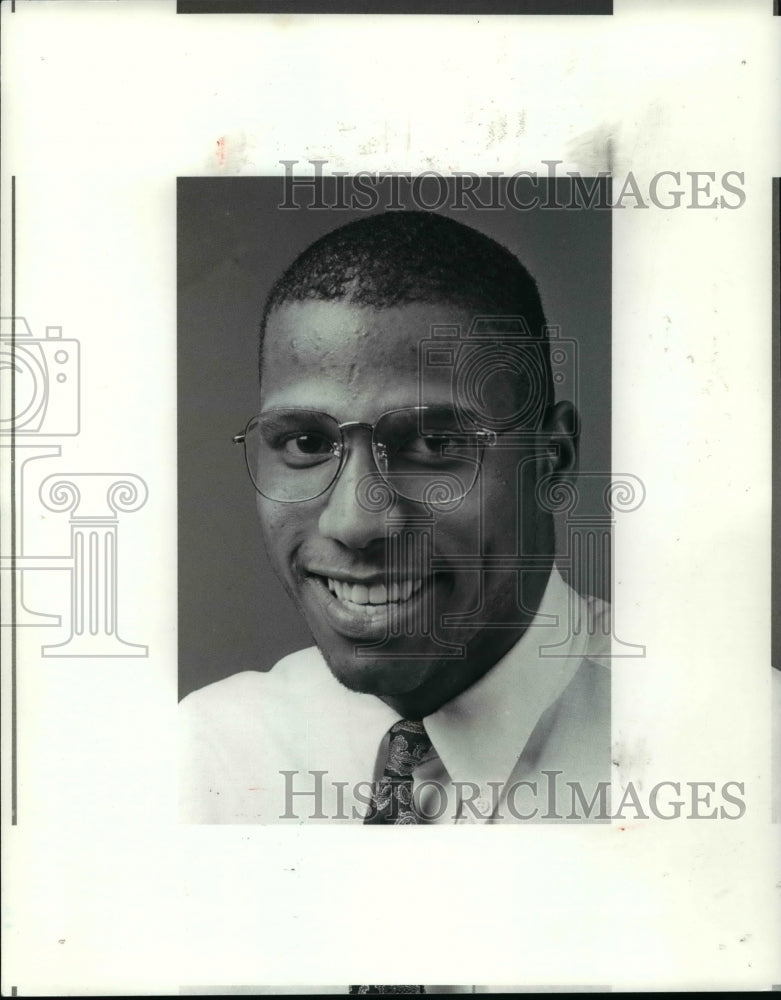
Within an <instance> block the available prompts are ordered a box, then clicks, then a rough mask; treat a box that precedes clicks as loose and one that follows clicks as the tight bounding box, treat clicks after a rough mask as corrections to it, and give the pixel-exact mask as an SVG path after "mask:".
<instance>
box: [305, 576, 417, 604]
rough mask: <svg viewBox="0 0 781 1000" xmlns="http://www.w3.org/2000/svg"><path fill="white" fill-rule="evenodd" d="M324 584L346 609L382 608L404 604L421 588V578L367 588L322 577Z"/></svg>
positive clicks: (376, 584)
mask: <svg viewBox="0 0 781 1000" xmlns="http://www.w3.org/2000/svg"><path fill="white" fill-rule="evenodd" d="M323 579H324V582H325V584H326V586H327V587H328V589H329V590H330V591H331V593H332V594H333V595H334V597H335V598H336V599H337V600H338V601H340V602H341V603H342V604H343V605H344V606H345V607H346V608H352V609H355V608H366V607H376V608H384V607H388V606H389V605H392V604H404V603H405V602H406V601H408V600H409V599H410V598H411V597H413V596H414V595H415V594H417V592H418V591H419V590H420V589H421V587H422V586H423V580H422V578H420V579H417V580H400V581H398V582H397V583H391V584H389V585H387V586H386V585H385V584H384V583H373V584H372V585H371V586H367V585H366V584H362V583H352V584H351V583H347V582H346V581H345V580H334V579H332V578H331V577H324V578H323Z"/></svg>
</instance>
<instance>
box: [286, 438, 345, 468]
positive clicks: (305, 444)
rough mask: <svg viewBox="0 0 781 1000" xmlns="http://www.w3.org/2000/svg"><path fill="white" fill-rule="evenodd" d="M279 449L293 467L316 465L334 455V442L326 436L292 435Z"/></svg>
mask: <svg viewBox="0 0 781 1000" xmlns="http://www.w3.org/2000/svg"><path fill="white" fill-rule="evenodd" d="M277 448H278V450H279V451H281V453H282V456H283V458H284V460H285V461H286V462H287V463H288V464H289V465H293V466H306V465H314V464H316V463H318V462H322V461H325V460H327V459H329V458H331V457H332V456H333V455H334V442H333V441H332V440H331V438H330V437H328V436H326V435H324V434H318V433H311V434H290V435H288V436H286V437H284V438H283V439H282V440H281V441H280V442H279V443H278V444H277Z"/></svg>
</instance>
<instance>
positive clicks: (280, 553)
mask: <svg viewBox="0 0 781 1000" xmlns="http://www.w3.org/2000/svg"><path fill="white" fill-rule="evenodd" d="M255 506H256V510H257V514H258V523H259V524H260V534H261V537H262V539H263V542H264V544H265V546H266V551H267V552H268V555H269V558H270V559H271V561H272V563H274V565H275V566H276V567H278V568H281V569H285V568H286V567H287V565H288V561H289V556H290V553H291V551H292V549H293V548H294V547H295V544H296V537H297V536H298V535H299V534H300V533H301V532H300V529H299V528H298V522H299V520H300V518H299V517H297V516H296V513H295V510H294V509H292V505H286V504H275V503H272V502H271V501H269V500H266V499H265V498H264V497H260V496H259V497H258V500H257V503H256V505H255Z"/></svg>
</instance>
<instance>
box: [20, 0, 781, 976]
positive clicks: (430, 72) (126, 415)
mask: <svg viewBox="0 0 781 1000" xmlns="http://www.w3.org/2000/svg"><path fill="white" fill-rule="evenodd" d="M771 8H772V4H771V3H770V2H748V0H739V2H738V0H735V2H722V3H712V2H708V3H706V2H700V3H694V2H672V0H670V2H667V3H660V2H656V3H651V2H647V3H645V2H637V3H629V2H621V0H616V13H615V15H614V17H612V18H609V17H549V18H545V17H518V18H509V17H493V18H491V17H488V18H481V19H476V18H471V17H454V18H435V17H422V18H412V17H409V18H407V17H392V18H373V17H360V18H349V17H330V18H324V17H297V18H293V17H262V16H243V15H231V16H225V17H215V16H202V17H199V16H179V17H177V16H176V15H175V4H174V3H168V2H162V0H161V2H158V0H155V2H151V0H138V2H130V0H122V2H113V3H111V2H106V3H103V2H100V0H97V2H76V3H73V2H58V3H47V2H37V3H34V4H30V3H26V2H23V0H17V3H16V13H14V14H11V13H10V9H9V4H8V3H5V4H3V9H2V16H3V24H2V27H3V35H2V69H3V76H4V79H5V80H6V81H10V83H9V85H8V86H7V87H6V88H4V95H3V96H4V100H3V109H2V114H3V120H2V127H3V139H4V142H3V150H2V171H3V182H2V207H3V232H2V251H3V258H4V262H5V264H6V278H4V298H3V301H2V310H1V311H2V315H4V316H8V315H10V299H9V295H10V292H9V285H8V277H7V268H8V262H9V260H10V253H9V250H10V219H9V197H10V177H11V175H12V174H13V175H16V178H17V180H16V185H17V188H16V191H17V201H16V210H17V245H16V265H17V266H16V302H17V310H16V311H17V314H18V315H21V316H24V317H25V318H26V319H27V320H28V322H29V323H30V326H31V328H32V330H33V333H34V334H35V335H36V336H37V337H42V336H43V329H44V327H45V326H46V325H48V324H55V325H61V326H62V327H63V335H64V336H66V337H75V338H78V340H79V341H80V344H81V351H82V359H83V360H82V432H81V434H80V435H79V436H78V437H76V438H72V439H61V441H60V443H61V444H62V451H63V453H62V457H61V458H59V459H53V460H49V465H48V466H47V468H46V473H47V474H48V473H49V472H63V473H64V472H97V471H106V472H131V473H135V474H137V475H140V476H142V477H143V479H144V480H145V482H146V483H147V485H148V488H149V500H148V502H147V504H146V505H145V506H144V507H143V508H142V509H141V510H140V511H138V512H136V513H134V514H129V515H127V516H126V517H123V518H122V519H121V530H120V546H121V551H120V581H119V589H120V596H119V602H120V603H119V616H120V631H121V633H122V634H123V636H126V637H127V639H128V640H129V641H133V642H141V643H144V644H146V645H148V647H149V656H148V658H146V659H126V660H120V659H94V660H87V659H81V660H79V659H51V658H43V657H41V655H40V647H41V645H42V643H44V642H46V641H51V640H50V639H49V636H48V635H45V634H44V633H45V632H47V631H53V630H43V629H25V630H19V633H18V713H19V714H18V732H19V756H18V763H19V772H18V781H19V816H18V825H17V826H15V827H13V828H12V827H10V826H9V825H8V824H9V813H8V804H9V803H8V797H9V781H8V769H9V764H10V761H9V755H8V754H7V753H6V754H5V768H6V770H5V778H6V780H5V781H4V788H5V801H4V806H5V809H6V812H5V830H4V832H5V837H4V841H5V844H4V875H5V878H4V895H5V900H4V905H5V911H4V930H5V934H4V943H5V953H6V954H5V959H6V960H5V963H4V972H3V976H4V981H3V993H4V994H8V993H10V990H11V988H12V987H13V986H16V987H17V989H18V992H19V994H20V995H25V994H27V995H29V994H32V993H36V992H41V993H50V994H58V993H59V994H61V995H62V994H68V993H71V994H74V993H92V994H100V993H112V992H113V993H120V992H131V993H132V992H136V993H143V992H147V993H154V992H166V991H167V992H176V990H178V988H179V986H180V985H181V984H188V983H190V984H205V983H213V984H226V985H228V984H241V983H244V984H252V983H257V984H271V983H275V982H276V983H285V982H286V983H300V984H304V983H321V984H322V983H342V982H383V981H385V982H389V981H393V979H395V978H397V977H398V975H399V969H400V967H401V966H400V959H399V956H398V954H396V953H394V952H392V951H390V950H389V943H388V942H389V938H390V937H391V935H392V933H393V928H397V927H408V926H409V920H410V915H411V914H412V913H414V914H415V919H414V924H415V930H414V931H412V932H409V933H407V932H405V933H404V935H403V937H404V961H405V965H404V978H405V979H406V981H408V982H446V983H448V982H450V983H453V982H455V983H459V982H467V983H494V984H501V983H516V984H517V983H532V984H546V983H547V984H558V985H566V984H594V983H611V984H612V985H613V986H614V988H621V987H638V986H642V987H668V988H670V987H673V988H675V987H677V988H681V987H692V986H693V987H704V986H709V985H710V986H714V985H715V986H719V987H723V988H726V987H730V986H744V987H753V988H767V986H768V985H769V984H770V983H772V982H781V969H779V961H778V958H777V956H776V952H777V942H778V939H779V938H778V936H779V929H780V928H779V924H780V923H781V920H780V919H779V905H778V889H777V888H776V886H777V883H778V878H779V871H780V870H781V864H780V863H779V852H778V847H777V841H778V839H779V838H778V827H776V828H775V829H773V828H772V827H771V825H770V824H769V822H768V815H769V813H768V803H769V780H768V779H769V761H770V757H769V710H768V704H769V673H770V671H769V648H770V646H769V596H768V595H769V586H768V584H769V570H770V566H769V550H770V545H769V542H770V534H769V533H770V520H769V515H770V469H769V455H770V436H769V426H770V424H769V419H768V417H769V406H770V301H771V300H770V274H771V271H770V196H771V186H770V178H771V177H772V176H773V175H774V174H778V173H780V172H781V157H780V156H779V136H778V121H779V110H781V109H780V108H779V103H780V102H779V96H778V95H779V94H780V93H781V87H779V61H778V55H779V32H780V31H781V24H780V23H779V22H781V18H773V17H772V16H771ZM521 122H523V128H521V127H520V123H521ZM606 135H612V137H613V140H612V149H613V159H614V164H613V165H614V169H615V171H616V174H617V176H619V178H620V176H621V173H622V172H625V171H626V170H627V169H632V171H633V172H634V174H635V176H636V177H637V178H638V179H640V180H641V181H642V180H643V179H645V182H646V183H647V181H648V180H650V177H651V176H652V175H653V174H654V173H655V172H657V171H659V170H663V169H670V170H680V171H687V170H708V171H714V172H715V173H716V175H717V177H718V176H720V175H721V174H722V173H723V172H724V171H727V170H739V171H744V172H745V191H746V203H745V205H744V206H743V207H742V208H741V209H740V210H738V211H728V210H718V211H715V210H714V211H707V210H703V211H693V210H684V209H679V210H677V211H670V212H663V211H661V210H658V209H651V210H648V211H636V210H633V209H632V208H631V207H630V208H627V209H625V210H623V211H619V212H616V213H615V216H614V267H613V280H614V299H613V302H614V310H613V324H614V325H613V351H614V380H613V421H614V422H613V452H614V468H615V469H616V470H620V471H625V472H631V473H634V474H635V475H638V476H640V477H641V478H642V480H643V482H644V483H645V485H646V489H647V499H646V502H645V504H644V505H643V507H642V508H641V509H640V510H639V511H638V512H636V513H634V514H632V515H631V516H629V517H627V518H625V519H623V520H622V519H620V518H619V520H618V522H617V528H616V536H615V549H616V560H617V563H616V573H615V581H616V592H615V605H616V623H617V630H618V632H619V635H621V636H622V637H623V638H626V639H627V640H628V641H635V642H642V643H644V644H645V645H646V646H647V656H646V658H645V659H643V660H618V661H616V664H615V665H614V668H613V670H614V679H613V701H614V720H613V727H614V728H613V736H614V743H615V754H614V756H615V757H616V759H618V760H619V761H620V767H619V772H620V776H621V779H622V780H627V779H629V778H631V779H632V780H633V781H634V782H635V783H636V784H638V785H639V784H642V786H643V787H645V788H648V787H649V786H650V785H652V784H653V783H654V782H655V781H657V780H663V779H668V780H678V781H681V782H685V781H695V780H707V781H714V782H716V783H717V786H719V785H721V783H722V782H723V781H726V780H737V781H744V782H745V787H746V794H745V798H746V802H747V812H746V815H745V816H744V817H743V818H742V819H740V820H739V821H734V822H730V821H723V820H722V821H678V822H669V823H665V822H662V821H659V820H652V821H636V822H632V821H631V820H630V821H629V822H628V823H626V824H623V825H624V826H625V827H626V829H623V830H622V829H620V828H619V824H612V825H611V826H609V827H595V828H584V827H578V826H570V827H567V826H566V825H564V826H561V827H536V828H535V827H516V828H464V827H459V828H452V829H443V828H436V829H433V828H427V829H425V830H422V829H421V830H418V831H413V832H412V834H411V835H410V833H409V832H407V831H404V832H403V833H402V834H400V835H399V836H396V835H395V834H393V833H392V831H390V832H389V834H388V836H387V837H384V838H383V842H382V844H380V843H379V842H377V841H374V840H372V841H371V842H370V841H368V840H367V838H366V837H365V835H364V834H363V833H362V831H361V829H360V828H355V829H353V828H346V827H339V828H334V829H324V828H323V827H317V828H301V829H292V828H288V827H286V828H284V829H283V828H248V827H241V828H195V827H191V828H186V827H180V826H179V825H178V823H177V820H176V807H175V804H176V773H175V757H174V747H175V728H176V664H177V657H176V625H175V623H176V588H177V579H176V516H177V514H176V489H175V463H176V432H175V428H176V412H175V407H176V399H175V376H176V350H175V348H176V326H175V315H176V314H175V273H176V271H175V268H176V259H175V178H176V176H177V175H191V174H218V173H220V172H223V173H226V174H228V173H243V174H269V173H279V172H281V169H282V168H281V167H280V165H279V160H280V159H282V158H285V159H299V160H301V161H305V160H306V159H307V158H308V157H310V156H313V157H314V156H319V157H324V158H328V159H329V161H330V162H329V169H343V170H349V171H355V170H361V169H368V170H378V169H385V170H407V171H413V172H415V171H418V170H424V169H438V170H440V171H442V172H449V171H452V170H473V171H476V172H486V171H489V170H501V171H504V172H505V173H509V172H512V171H514V170H520V169H529V170H537V171H540V172H542V171H543V170H544V168H543V166H542V161H543V160H544V159H560V160H563V161H565V162H564V165H563V167H562V169H565V168H567V167H570V168H572V169H580V170H581V171H582V172H583V173H590V172H593V170H595V169H598V168H600V167H601V168H605V167H606V166H607V164H606V163H604V162H602V160H601V152H600V151H601V150H602V149H604V145H605V136H606ZM220 137H225V140H226V145H225V149H226V155H227V160H226V163H225V165H224V166H222V167H219V166H218V163H217V159H216V156H215V154H216V148H217V147H216V143H217V140H218V138H220ZM584 137H585V138H584ZM628 204H630V205H631V204H632V202H631V200H630V201H629V202H628ZM562 266H566V262H563V265H562ZM6 454H7V453H4V458H5V457H6ZM40 464H41V467H42V468H41V472H40V473H38V477H39V478H40V477H41V476H42V475H43V465H44V463H43V462H41V463H40ZM7 487H8V468H7V465H6V466H5V468H4V488H5V489H6V493H5V494H4V503H5V502H6V500H7ZM31 496H32V501H33V506H34V510H35V513H34V515H31V516H33V518H34V519H33V520H32V521H30V522H29V524H28V529H29V531H30V535H29V538H28V541H29V547H30V549H31V550H34V549H36V547H37V545H38V539H39V538H40V539H41V544H42V545H43V548H44V550H45V548H46V542H44V541H43V540H44V539H48V538H49V537H51V538H53V539H55V543H53V547H54V548H56V549H57V550H58V551H60V554H65V553H66V552H67V549H68V536H67V529H66V528H65V522H66V520H67V515H55V514H50V513H47V512H45V511H43V510H42V509H41V508H40V506H39V505H38V503H37V497H36V496H35V495H34V494H31ZM27 499H28V498H25V500H27ZM36 519H37V520H36ZM6 520H7V519H6ZM4 530H6V531H7V528H6V529H4ZM38 532H40V535H38V534H37V533H38ZM4 541H5V536H4ZM49 575H50V576H51V578H52V579H51V581H48V580H47V581H46V584H45V586H44V587H42V588H39V591H38V592H37V597H38V603H39V604H41V605H46V603H47V600H46V589H47V588H49V587H50V588H51V597H50V599H49V601H48V603H49V605H50V606H53V607H54V608H55V609H56V608H59V607H60V605H61V604H62V595H61V589H62V580H61V577H62V574H57V573H51V574H49ZM55 578H57V579H55ZM3 599H4V601H5V602H6V606H5V607H4V620H7V619H6V617H5V616H6V615H7V611H8V609H7V601H8V588H5V589H4V597H3ZM215 599H218V598H217V597H216V598H215ZM3 642H4V653H5V654H6V657H5V659H6V662H8V656H7V654H8V651H9V650H8V646H9V636H8V630H7V629H4V630H3ZM9 699H10V689H9V683H8V673H7V671H6V683H5V688H4V702H3V708H4V718H5V719H6V726H5V734H4V738H5V748H6V750H7V749H8V746H9V740H10V734H9V728H8V724H7V720H8V708H9ZM630 815H631V813H630Z"/></svg>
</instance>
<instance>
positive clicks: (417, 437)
mask: <svg viewBox="0 0 781 1000" xmlns="http://www.w3.org/2000/svg"><path fill="white" fill-rule="evenodd" d="M358 429H363V430H364V431H368V432H369V433H370V434H371V449H372V456H373V458H374V464H375V466H376V468H377V471H378V472H379V474H380V476H381V477H382V479H383V480H384V481H385V483H387V485H388V486H389V487H390V488H391V489H392V490H393V492H394V493H396V494H397V495H398V496H400V497H403V498H405V499H407V500H413V501H417V502H420V503H429V504H430V503H433V504H447V503H453V502H454V501H456V500H460V499H461V498H462V497H464V496H466V494H467V493H469V491H470V490H471V489H472V487H473V486H474V484H475V482H476V480H477V477H478V474H479V472H480V465H481V463H482V458H483V450H484V449H485V447H486V446H488V447H491V446H492V445H494V444H495V443H496V433H495V432H494V431H491V430H486V429H484V428H481V427H478V426H477V425H476V424H473V423H472V422H471V420H469V418H467V417H465V416H464V415H463V414H462V413H456V412H455V411H454V410H453V409H452V408H448V407H438V406H411V407H405V408H404V409H398V410H388V411H387V412H386V413H383V414H382V415H381V416H380V417H378V418H377V420H376V422H375V423H374V424H367V423H362V422H361V421H358V420H348V421H347V422H345V423H341V424H340V423H339V422H338V421H337V420H336V418H335V417H332V416H331V415H330V414H328V413H322V412H321V411H319V410H309V409H306V408H302V407H285V408H277V409H271V410H267V411H266V412H264V413H261V414H259V415H258V416H255V417H252V419H251V420H250V421H249V422H248V423H247V426H246V427H245V428H244V430H243V431H242V432H241V433H240V434H236V435H234V437H233V441H234V443H235V444H243V445H244V454H245V458H246V462H247V470H248V471H249V474H250V478H251V480H252V483H253V485H254V487H255V489H256V490H257V491H258V493H260V494H261V495H262V496H264V497H266V498H267V499H269V500H275V501H278V502H279V503H301V502H303V501H306V500H314V499H316V498H317V497H319V496H322V494H323V493H325V492H326V491H327V490H328V489H330V488H331V486H333V484H334V483H335V482H336V480H337V479H338V477H339V474H340V473H341V471H342V468H343V467H344V463H345V460H346V457H347V454H348V452H349V445H348V443H347V438H346V432H349V431H355V430H358Z"/></svg>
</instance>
